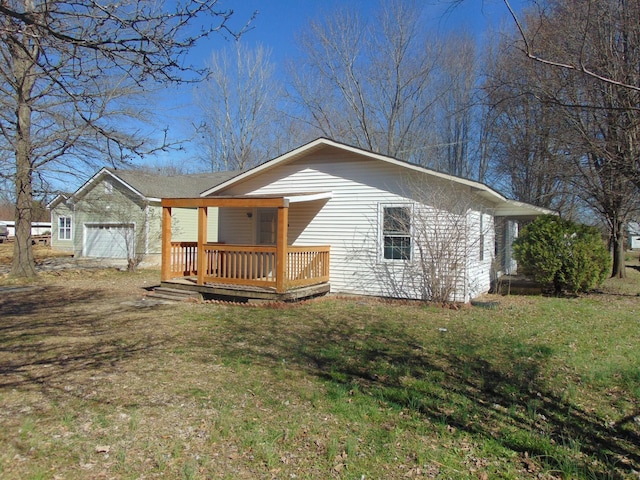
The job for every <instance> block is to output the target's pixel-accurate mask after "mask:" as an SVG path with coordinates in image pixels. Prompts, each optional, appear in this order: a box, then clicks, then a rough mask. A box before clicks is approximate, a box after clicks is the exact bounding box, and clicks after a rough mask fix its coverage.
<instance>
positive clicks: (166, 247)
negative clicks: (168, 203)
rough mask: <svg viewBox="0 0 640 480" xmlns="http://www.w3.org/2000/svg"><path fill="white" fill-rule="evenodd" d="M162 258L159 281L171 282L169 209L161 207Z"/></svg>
mask: <svg viewBox="0 0 640 480" xmlns="http://www.w3.org/2000/svg"><path fill="white" fill-rule="evenodd" d="M161 252H162V258H161V262H162V263H161V265H162V267H161V270H160V280H161V281H163V282H165V281H167V280H171V207H162V250H161Z"/></svg>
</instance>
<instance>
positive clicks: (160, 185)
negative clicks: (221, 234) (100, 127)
mask: <svg viewBox="0 0 640 480" xmlns="http://www.w3.org/2000/svg"><path fill="white" fill-rule="evenodd" d="M235 174H237V172H218V173H210V174H197V175H174V176H167V175H160V174H153V173H147V172H142V171H136V170H115V169H109V168H103V169H101V170H100V171H99V172H98V173H96V174H95V175H94V176H93V177H91V178H90V179H89V180H88V181H87V182H86V183H85V184H84V185H82V186H81V187H80V188H79V189H78V190H77V191H76V192H75V193H73V194H59V195H58V196H57V197H56V198H55V199H54V200H53V201H52V202H51V203H50V204H49V205H48V208H49V209H50V210H51V227H52V231H51V244H52V247H53V248H55V249H56V250H63V251H68V252H72V253H73V254H74V255H75V256H79V257H99V258H122V259H129V260H135V261H136V262H139V261H143V260H144V261H145V262H149V263H154V262H155V263H158V262H159V259H160V257H159V254H160V238H161V233H160V232H161V215H160V212H161V210H160V199H161V197H165V198H174V197H190V196H194V195H198V194H199V193H200V192H201V191H202V190H204V189H205V188H207V187H210V186H211V185H212V184H214V185H215V184H217V183H219V182H221V181H224V180H227V179H229V178H230V177H231V176H233V175H235ZM196 214H197V212H196V210H193V209H191V210H179V211H176V212H175V216H174V219H173V222H172V234H173V235H174V236H175V238H176V239H177V240H180V239H182V238H187V239H191V238H193V237H194V236H197V231H196V230H195V229H196V225H197V222H196V220H195V218H196ZM210 225H211V227H210V229H209V239H212V240H216V239H217V215H216V212H215V211H212V214H211V216H210Z"/></svg>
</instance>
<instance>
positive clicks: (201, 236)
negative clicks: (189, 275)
mask: <svg viewBox="0 0 640 480" xmlns="http://www.w3.org/2000/svg"><path fill="white" fill-rule="evenodd" d="M208 210H209V209H208V208H207V207H198V285H204V277H205V275H206V273H207V255H206V253H205V251H204V245H205V244H206V243H207V215H208V213H209V211H208Z"/></svg>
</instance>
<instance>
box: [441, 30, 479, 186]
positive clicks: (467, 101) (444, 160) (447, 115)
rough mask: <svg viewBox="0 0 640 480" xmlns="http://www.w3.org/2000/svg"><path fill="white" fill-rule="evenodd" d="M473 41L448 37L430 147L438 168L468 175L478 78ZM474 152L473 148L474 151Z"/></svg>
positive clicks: (466, 38) (463, 35)
mask: <svg viewBox="0 0 640 480" xmlns="http://www.w3.org/2000/svg"><path fill="white" fill-rule="evenodd" d="M476 63H477V62H476V51H475V43H474V42H473V40H472V39H471V37H470V36H469V35H465V34H462V35H459V36H457V37H455V38H450V39H449V40H448V41H447V42H446V43H445V46H444V49H443V54H442V57H441V64H440V70H441V73H440V75H439V82H440V83H441V86H440V89H441V91H442V95H441V96H440V98H439V101H438V109H437V115H438V122H437V126H436V132H437V135H438V137H437V144H438V145H439V147H438V148H436V149H434V150H432V151H431V153H432V154H435V157H436V158H437V159H438V161H439V162H441V164H440V165H436V166H437V167H438V169H439V170H443V171H446V172H448V173H451V174H452V175H458V176H460V177H467V178H468V177H471V176H472V174H473V172H472V171H471V169H472V167H473V164H474V162H472V161H471V159H470V154H471V153H472V152H473V147H474V146H473V144H472V143H475V142H473V139H472V136H473V134H474V120H476V121H478V122H476V125H478V123H479V120H480V119H477V118H474V113H475V91H476V84H477V81H478V72H477V71H476ZM474 153H475V152H474Z"/></svg>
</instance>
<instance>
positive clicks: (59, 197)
mask: <svg viewBox="0 0 640 480" xmlns="http://www.w3.org/2000/svg"><path fill="white" fill-rule="evenodd" d="M68 199H69V197H68V196H67V195H63V194H61V193H59V194H58V195H56V196H55V197H54V198H53V200H51V201H50V202H49V203H47V208H48V209H49V210H51V209H52V208H54V207H55V206H56V205H58V204H59V203H60V202H63V201H65V200H68Z"/></svg>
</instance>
